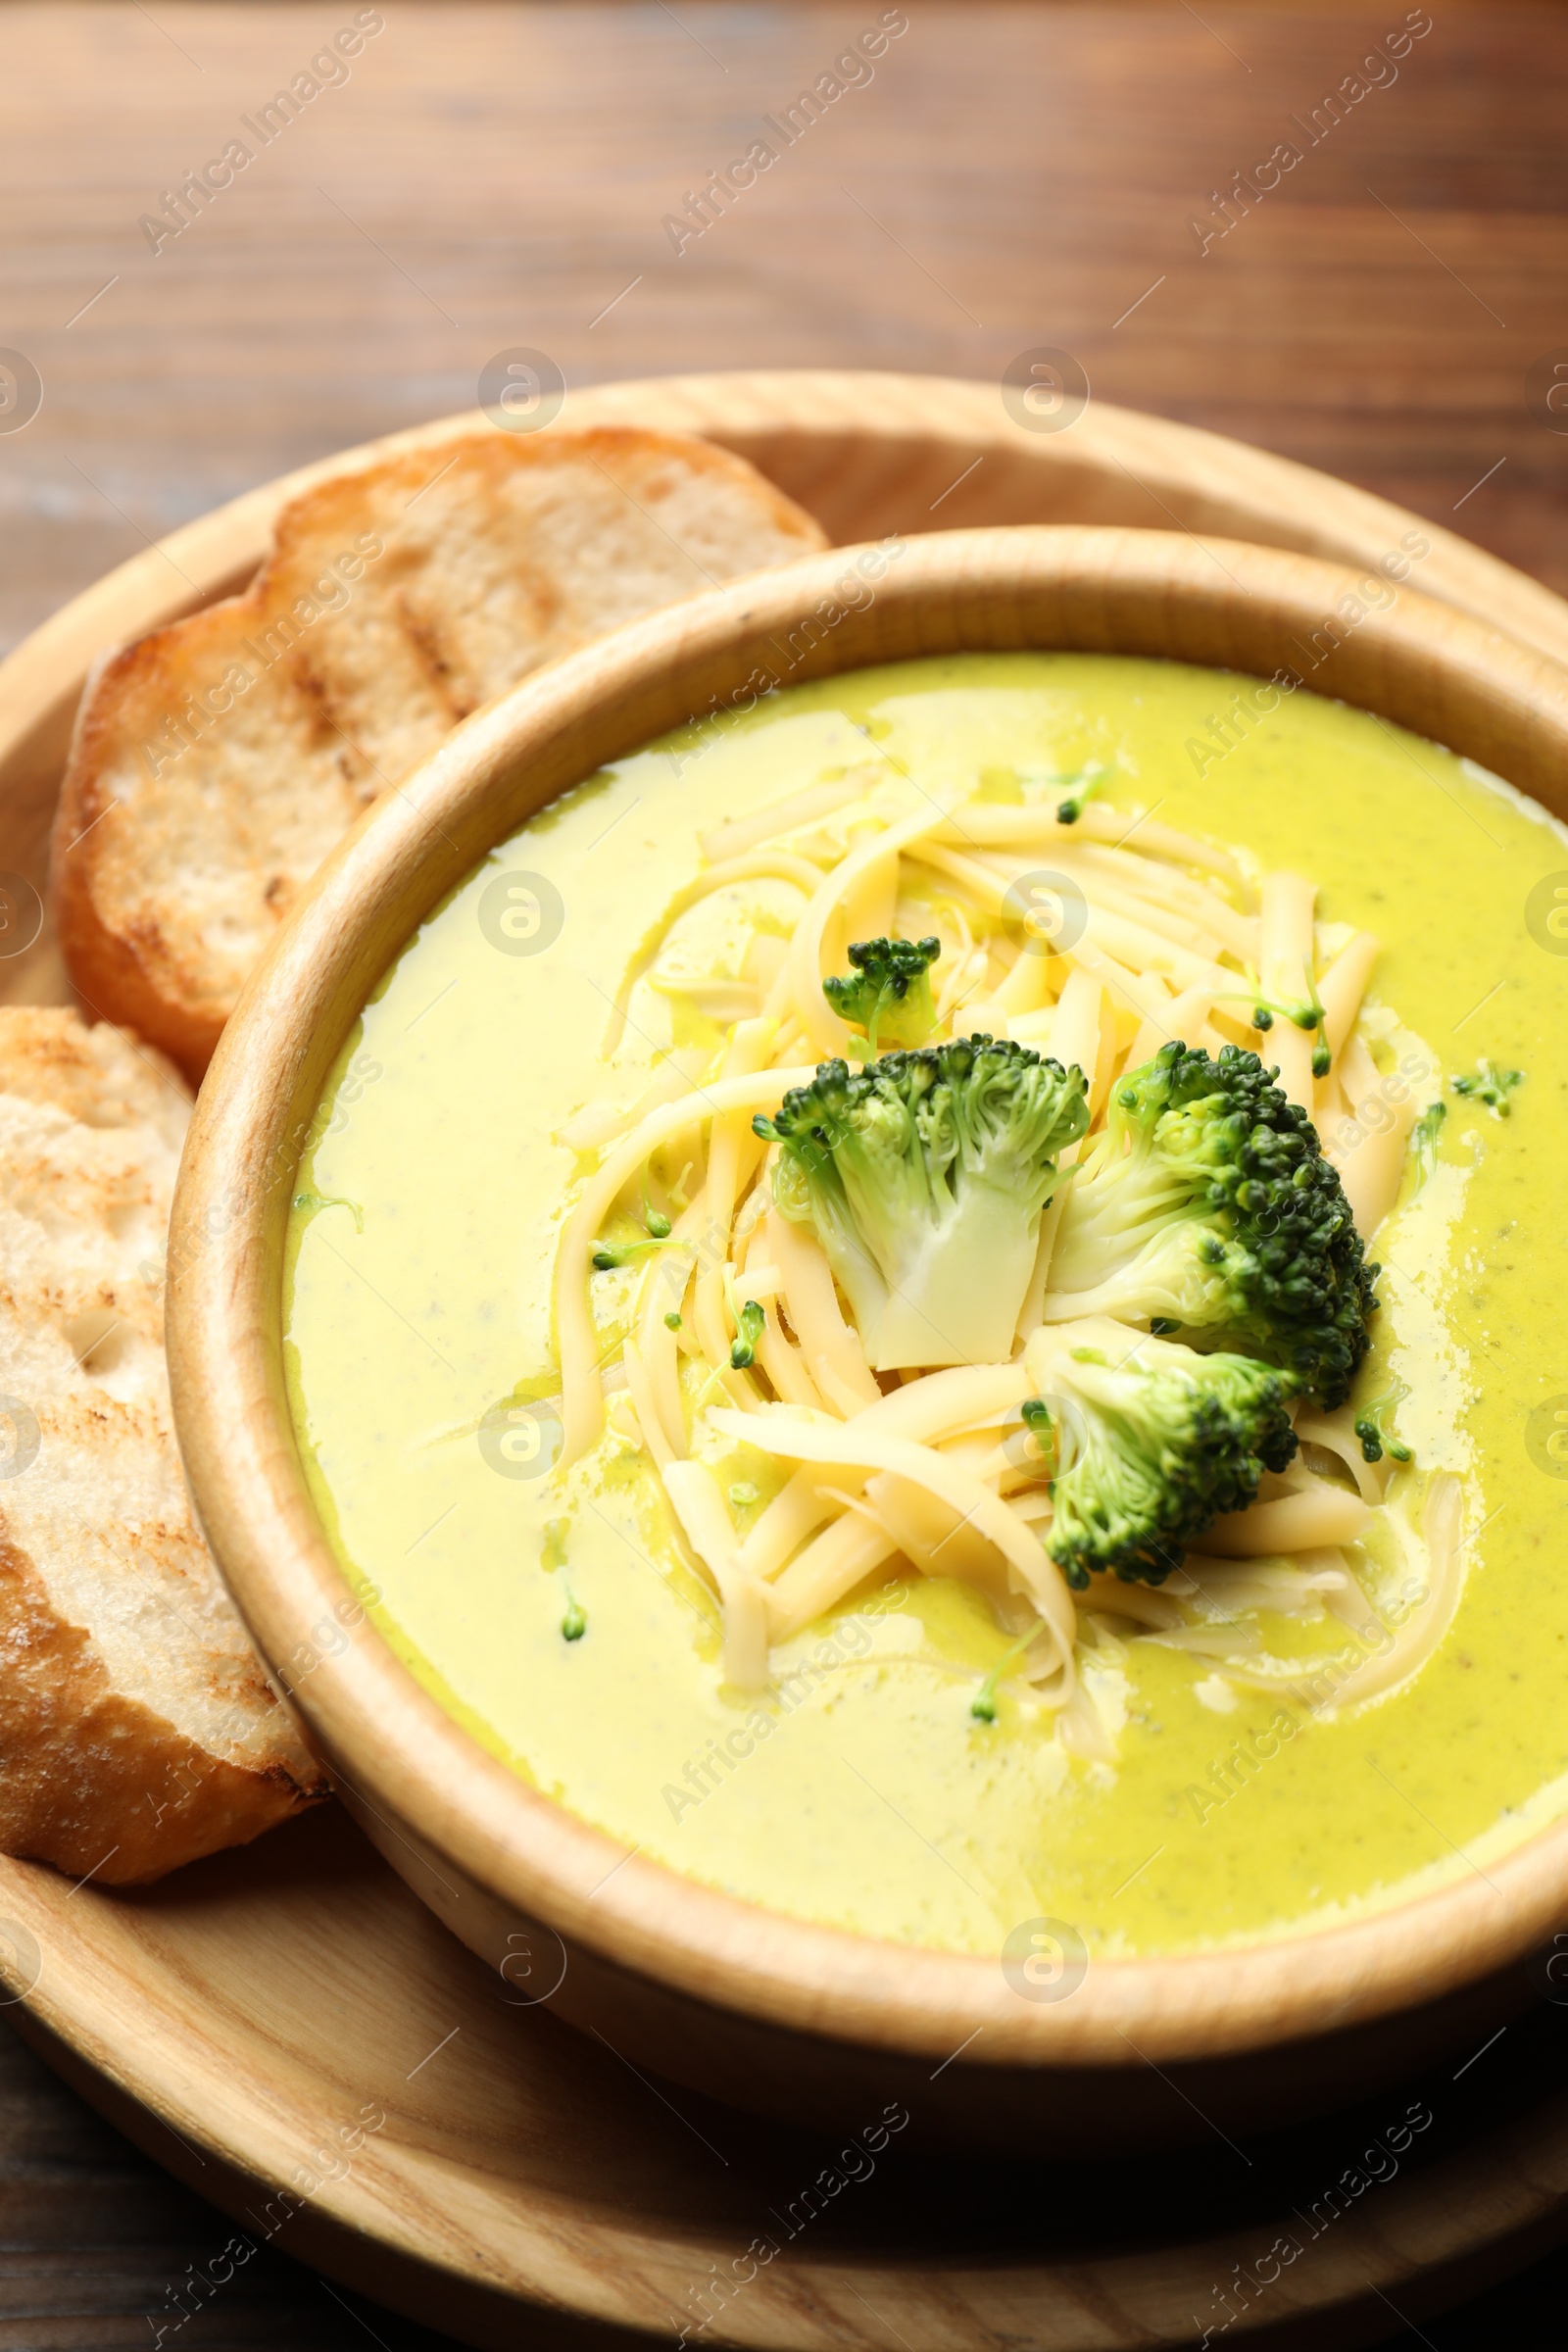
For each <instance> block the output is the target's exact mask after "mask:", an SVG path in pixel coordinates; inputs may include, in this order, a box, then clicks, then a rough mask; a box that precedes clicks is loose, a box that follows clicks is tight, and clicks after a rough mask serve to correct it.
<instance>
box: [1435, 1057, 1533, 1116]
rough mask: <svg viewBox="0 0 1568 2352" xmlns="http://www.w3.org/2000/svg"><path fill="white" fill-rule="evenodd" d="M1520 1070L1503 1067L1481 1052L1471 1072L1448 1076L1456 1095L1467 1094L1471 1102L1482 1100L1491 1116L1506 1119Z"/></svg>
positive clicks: (1521, 1080)
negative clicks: (1455, 1076)
mask: <svg viewBox="0 0 1568 2352" xmlns="http://www.w3.org/2000/svg"><path fill="white" fill-rule="evenodd" d="M1524 1082H1525V1074H1524V1072H1523V1070H1505V1069H1502V1068H1500V1067H1499V1065H1498V1064H1497V1063H1496V1062H1495V1061H1488V1059H1487V1058H1486V1055H1485V1054H1483V1055H1482V1057H1481V1060H1480V1061H1479V1062H1478V1063H1477V1065H1476V1068H1475V1071H1474V1074H1473V1075H1472V1074H1471V1073H1469V1072H1464V1073H1462V1074H1461V1075H1460V1076H1459V1077H1457V1078H1453V1079H1450V1080H1449V1084H1450V1085H1451V1086H1452V1088H1453V1091H1454V1093H1455V1094H1456V1095H1464V1096H1468V1097H1469V1099H1470V1100H1471V1101H1472V1102H1475V1103H1485V1104H1486V1106H1487V1108H1488V1109H1489V1110H1490V1111H1491V1113H1492V1115H1493V1117H1494V1118H1496V1119H1505V1118H1507V1117H1508V1116H1509V1115H1510V1114H1511V1112H1512V1109H1513V1092H1514V1089H1515V1087H1517V1086H1523V1084H1524Z"/></svg>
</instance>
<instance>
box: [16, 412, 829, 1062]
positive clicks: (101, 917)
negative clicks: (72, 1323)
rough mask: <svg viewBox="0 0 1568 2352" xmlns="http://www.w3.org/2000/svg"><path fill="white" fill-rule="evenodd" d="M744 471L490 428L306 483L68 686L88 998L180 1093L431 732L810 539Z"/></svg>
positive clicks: (75, 919) (75, 901) (713, 461)
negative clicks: (323, 866)
mask: <svg viewBox="0 0 1568 2352" xmlns="http://www.w3.org/2000/svg"><path fill="white" fill-rule="evenodd" d="M825 544H826V541H825V539H824V536H823V534H822V532H821V531H820V529H819V528H818V527H817V525H816V524H815V523H814V522H813V521H812V520H811V518H810V516H809V515H806V514H805V513H804V512H803V511H802V510H801V509H800V508H799V507H797V506H795V505H794V504H793V502H792V501H791V500H789V499H787V498H785V497H784V496H782V494H781V493H780V492H778V491H777V490H775V489H774V488H773V487H772V485H771V484H770V483H768V482H767V481H765V480H764V479H763V477H762V476H761V475H760V473H758V472H757V471H756V469H755V468H754V467H753V466H749V465H747V464H746V462H745V461H744V460H743V459H740V458H736V457H732V456H730V455H729V454H728V453H727V452H725V451H723V450H720V449H716V448H713V447H711V446H710V445H709V444H708V443H706V442H702V441H696V440H690V439H686V438H683V437H680V436H677V435H671V434H664V433H654V432H643V431H639V430H635V429H631V428H624V427H608V426H607V427H604V428H601V429H598V430H595V431H592V432H579V433H571V432H546V433H544V434H541V435H539V436H537V437H535V438H524V437H520V436H516V435H508V434H505V433H502V432H495V431H492V432H489V433H485V434H481V435H473V436H470V437H466V438H462V439H458V440H454V441H450V442H446V443H444V444H439V445H437V446H435V447H432V448H428V449H423V450H420V451H418V452H416V453H411V454H409V455H406V456H403V457H398V458H394V459H391V460H388V461H384V462H382V463H380V464H378V465H373V466H368V468H366V469H364V470H362V471H359V472H354V473H346V474H341V475H337V476H335V477H333V478H332V479H330V480H328V481H325V482H322V483H320V484H319V485H318V486H317V487H316V488H315V489H313V490H310V491H308V492H306V494H305V495H304V496H303V497H301V498H298V499H296V500H295V501H294V502H293V503H292V505H290V506H288V507H286V508H285V509H284V510H283V512H282V514H281V515H279V517H278V521H277V527H276V535H275V547H274V553H273V555H272V556H271V558H270V561H269V562H268V563H267V564H266V565H265V566H264V567H263V569H262V570H261V571H260V572H259V573H258V575H257V577H256V579H255V580H254V581H253V583H252V584H251V586H250V588H249V589H248V590H247V591H246V592H245V594H244V595H242V596H238V597H233V598H230V599H229V600H227V601H226V602H224V603H222V604H219V605H214V606H212V607H210V608H209V609H208V610H207V611H206V612H204V613H196V614H194V615H192V616H191V617H190V618H189V619H186V620H181V621H176V622H174V623H172V625H171V626H169V627H167V628H163V629H158V630H156V631H154V633H153V634H152V635H151V636H148V637H144V638H142V639H141V640H140V641H139V642H138V643H137V644H134V645H131V646H128V647H126V648H124V649H123V651H121V652H119V653H116V654H114V655H113V656H111V657H110V658H109V659H108V660H107V661H106V662H104V663H103V664H102V665H101V667H100V668H99V670H98V671H97V673H96V675H95V677H94V678H93V679H92V680H91V681H90V682H89V686H88V690H87V693H86V696H85V697H84V700H83V703H82V708H81V712H80V714H79V716H78V719H77V724H76V732H75V738H74V741H73V746H72V752H71V758H70V760H69V763H68V766H67V771H66V778H65V782H64V785H63V787H62V792H61V800H60V807H59V812H58V817H57V821H56V830H55V836H54V854H53V876H54V898H55V917H56V922H57V925H58V928H59V932H60V938H61V943H62V946H63V948H64V950H65V954H66V959H67V963H68V965H69V967H70V970H71V975H72V978H73V981H74V983H75V985H76V988H77V989H78V991H79V993H80V995H81V997H82V998H83V1000H84V1002H85V1003H86V1004H87V1005H89V1006H90V1007H91V1008H92V1009H93V1010H94V1011H95V1012H96V1013H98V1014H99V1015H101V1016H102V1017H105V1018H107V1019H110V1020H115V1021H118V1022H120V1023H122V1024H123V1026H125V1027H127V1028H130V1029H133V1030H135V1031H136V1032H137V1033H138V1034H139V1035H140V1036H142V1037H144V1038H147V1039H150V1040H151V1041H152V1042H153V1043H154V1044H156V1045H158V1046H159V1047H161V1048H162V1049H163V1050H164V1051H165V1052H166V1053H167V1054H170V1055H171V1056H172V1058H173V1059H174V1060H175V1061H176V1062H177V1063H178V1064H179V1065H180V1067H181V1068H182V1069H184V1070H185V1072H186V1073H187V1075H188V1076H190V1077H192V1078H193V1079H194V1078H198V1077H199V1076H200V1074H201V1072H202V1071H203V1070H204V1069H205V1067H206V1065H207V1062H208V1060H209V1059H210V1057H211V1055H212V1053H213V1049H214V1047H215V1046H216V1045H217V1042H218V1038H219V1035H220V1033H221V1029H222V1026H223V1023H224V1021H225V1020H226V1018H227V1017H228V1014H229V1012H230V1010H231V1009H232V1007H233V1005H234V1002H235V999H236V997H237V996H238V993H239V990H240V988H241V986H242V984H243V982H244V980H245V978H246V975H247V974H248V973H249V972H250V970H251V969H252V967H253V966H254V964H255V963H256V961H257V959H258V958H259V956H261V954H262V952H263V950H264V949H265V948H266V947H267V945H268V943H269V942H270V939H271V937H272V934H273V932H274V931H275V929H276V927H277V925H278V923H279V921H280V920H281V919H282V917H283V916H284V915H285V914H286V913H287V912H288V909H289V907H291V906H292V905H293V903H294V901H295V899H296V898H297V897H298V895H299V893H300V890H301V889H302V887H303V886H304V884H305V883H306V882H308V881H309V879H310V877H311V875H312V874H313V873H314V872H315V871H316V869H317V867H318V866H319V864H320V862H321V860H322V859H323V858H325V857H326V855H327V853H328V852H329V851H330V850H331V849H332V847H333V845H334V844H335V843H336V842H337V841H338V840H340V839H341V837H342V835H343V834H344V833H345V832H346V831H347V830H348V828H349V826H350V825H352V824H353V822H354V821H355V819H356V818H357V817H358V816H359V815H360V813H361V811H362V810H363V809H365V808H366V807H367V806H368V804H369V803H370V802H371V801H373V800H374V799H376V798H377V797H378V795H380V794H381V793H383V792H385V791H387V790H389V789H390V788H391V787H392V786H394V785H397V784H399V783H400V782H402V781H403V780H404V779H405V778H406V777H408V776H409V775H410V774H411V773H412V772H413V771H414V769H416V768H417V766H418V765H419V764H420V763H421V761H423V760H427V759H428V758H429V757H430V755H431V754H432V753H433V752H435V751H436V750H437V749H438V748H439V747H440V745H441V744H442V743H443V742H444V741H445V740H446V738H447V736H448V735H449V734H450V733H451V731H452V729H453V728H454V727H456V726H458V725H459V724H460V723H461V722H462V721H463V720H464V719H465V718H466V717H467V716H468V715H469V714H470V713H471V712H473V711H477V710H478V709H479V708H480V707H481V706H482V705H484V704H486V703H488V702H490V701H492V700H493V699H494V698H495V697H496V696H497V695H500V694H503V693H505V692H506V691H507V690H508V689H509V688H510V687H513V686H515V685H516V684H517V683H518V681H519V680H520V679H522V678H525V677H527V676H529V675H530V674H531V673H532V672H533V671H534V670H536V669H538V668H540V667H542V665H543V664H544V663H546V662H552V661H555V660H557V659H558V658H559V657H560V656H562V655H564V654H567V653H571V652H573V651H574V650H575V649H576V648H577V647H579V646H581V645H584V644H586V643H588V642H589V640H590V639H592V638H595V637H598V636H601V635H603V634H604V632H605V631H606V630H608V629H613V628H614V627H616V626H618V625H619V624H620V623H621V622H623V621H627V620H632V619H635V618H636V617H637V616H638V615H639V614H642V613H651V612H653V611H655V610H656V609H657V608H659V607H661V606H663V605H668V604H672V603H674V602H675V601H676V600H677V599H679V598H681V597H685V596H690V595H692V594H694V593H698V592H700V591H702V590H704V589H706V588H709V587H711V586H713V585H715V584H717V583H719V582H721V581H724V580H730V579H734V578H736V577H738V576H740V575H741V574H744V573H747V572H752V571H757V570H760V569H763V568H765V567H767V566H770V565H773V564H780V563H786V562H788V561H790V560H791V559H792V558H795V557H798V556H803V555H809V554H812V553H814V552H816V551H817V550H818V549H820V548H822V547H823V546H825Z"/></svg>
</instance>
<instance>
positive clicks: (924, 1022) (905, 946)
mask: <svg viewBox="0 0 1568 2352" xmlns="http://www.w3.org/2000/svg"><path fill="white" fill-rule="evenodd" d="M849 953H850V961H851V963H852V964H853V965H854V966H855V969H854V971H853V973H852V974H850V976H849V977H848V978H846V979H835V980H824V981H823V983H822V994H823V996H824V997H826V999H827V1001H828V1003H829V1004H830V1005H832V1007H833V1009H834V1011H835V1012H836V1013H837V1014H838V1015H839V1018H840V1019H841V1020H845V1021H849V1022H851V1023H853V1025H854V1026H855V1027H856V1028H858V1029H863V1030H864V1031H865V1042H866V1047H867V1058H868V1059H870V1060H874V1059H875V1058H876V1054H877V1047H878V1041H879V1040H880V1042H881V1043H882V1044H883V1045H889V1046H918V1045H920V1044H922V1043H923V1042H924V1040H925V1039H926V1038H928V1037H929V1036H930V1034H931V1032H932V1030H933V1029H934V1028H935V1027H936V1025H937V1008H936V1006H935V1005H934V1004H933V1003H932V1001H931V981H930V977H929V975H930V970H931V966H932V965H933V964H934V963H935V962H936V960H937V957H938V956H940V955H941V953H942V942H941V940H940V939H938V938H937V937H936V936H935V934H934V933H933V934H932V935H931V936H930V937H929V938H926V939H862V940H858V941H857V942H856V944H855V946H854V947H853V948H851V950H850V952H849Z"/></svg>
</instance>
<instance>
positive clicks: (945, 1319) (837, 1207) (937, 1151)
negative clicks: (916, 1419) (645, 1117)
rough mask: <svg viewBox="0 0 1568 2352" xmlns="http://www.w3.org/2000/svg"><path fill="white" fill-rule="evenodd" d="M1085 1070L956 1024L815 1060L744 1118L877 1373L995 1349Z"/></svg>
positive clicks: (1076, 1118) (1012, 1320)
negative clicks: (932, 1034) (875, 1053)
mask: <svg viewBox="0 0 1568 2352" xmlns="http://www.w3.org/2000/svg"><path fill="white" fill-rule="evenodd" d="M1085 1097H1086V1084H1085V1079H1084V1074H1083V1072H1082V1070H1079V1069H1071V1070H1064V1069H1063V1068H1062V1066H1061V1064H1060V1062H1058V1061H1043V1060H1042V1059H1041V1057H1040V1055H1039V1054H1035V1053H1033V1052H1032V1051H1031V1050H1030V1049H1029V1048H1028V1047H1027V1046H1019V1045H1014V1044H1012V1043H1011V1042H1009V1041H1007V1040H1002V1041H998V1042H995V1043H994V1042H993V1041H992V1039H990V1038H989V1037H984V1036H980V1037H966V1038H955V1039H954V1040H953V1042H952V1043H951V1044H949V1045H945V1046H937V1047H924V1048H922V1049H921V1050H920V1051H918V1052H916V1053H912V1054H884V1055H883V1056H882V1058H881V1060H880V1061H875V1062H868V1063H867V1064H866V1065H865V1067H864V1068H863V1069H862V1070H858V1071H856V1072H854V1073H853V1074H852V1072H851V1071H850V1069H849V1067H848V1065H847V1064H846V1063H845V1062H842V1061H824V1062H820V1063H818V1065H817V1072H816V1079H815V1083H814V1084H813V1085H811V1086H807V1087H797V1088H796V1089H794V1091H793V1092H791V1093H790V1094H788V1095H786V1096H785V1098H784V1101H783V1103H782V1105H781V1106H780V1109H779V1112H778V1115H777V1117H776V1118H775V1119H764V1118H761V1117H759V1118H757V1119H754V1120H753V1122H752V1124H753V1126H754V1127H755V1128H756V1130H757V1133H758V1134H759V1135H760V1136H763V1137H765V1138H766V1139H767V1140H768V1141H769V1142H776V1143H778V1144H779V1145H780V1146H781V1147H782V1149H781V1151H780V1152H779V1158H778V1166H777V1169H776V1171H775V1174H774V1198H775V1200H776V1201H777V1202H778V1205H779V1208H780V1209H781V1210H782V1212H783V1213H784V1215H785V1216H787V1217H790V1218H793V1219H794V1220H795V1221H796V1222H797V1223H798V1224H810V1225H813V1226H814V1227H815V1229H816V1233H817V1236H818V1238H819V1240H820V1241H821V1244H822V1247H823V1249H824V1250H826V1252H827V1257H828V1262H829V1264H830V1265H831V1266H832V1268H833V1271H834V1273H835V1275H836V1276H837V1277H838V1280H839V1284H840V1286H841V1288H842V1289H843V1291H844V1293H845V1295H846V1297H847V1298H848V1299H849V1301H850V1304H851V1306H852V1308H853V1309H854V1312H855V1318H856V1321H857V1323H858V1326H859V1333H860V1341H861V1345H862V1347H863V1348H864V1349H865V1353H866V1358H867V1361H868V1362H870V1363H871V1364H872V1365H874V1367H875V1368H876V1370H877V1371H879V1372H892V1371H899V1370H902V1369H904V1368H905V1367H907V1366H913V1365H933V1364H961V1363H1005V1361H1006V1360H1007V1358H1008V1357H1009V1356H1010V1355H1011V1353H1012V1342H1013V1333H1014V1331H1015V1329H1016V1327H1017V1321H1018V1312H1019V1309H1020V1307H1021V1306H1022V1304H1023V1299H1024V1293H1025V1291H1026V1290H1027V1289H1028V1286H1029V1278H1030V1275H1031V1274H1032V1273H1033V1271H1034V1263H1035V1256H1036V1252H1037V1250H1038V1249H1039V1244H1040V1219H1041V1213H1042V1211H1043V1210H1044V1208H1045V1206H1046V1203H1047V1201H1049V1200H1050V1199H1051V1196H1052V1194H1053V1193H1054V1190H1055V1185H1056V1157H1057V1154H1058V1153H1059V1152H1062V1151H1064V1150H1065V1148H1066V1147H1067V1145H1068V1144H1070V1143H1075V1142H1076V1141H1077V1139H1078V1137H1079V1136H1081V1135H1082V1134H1083V1132H1084V1130H1085V1128H1086V1127H1087V1125H1088V1123H1089V1110H1088V1103H1087V1102H1086V1099H1085Z"/></svg>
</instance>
